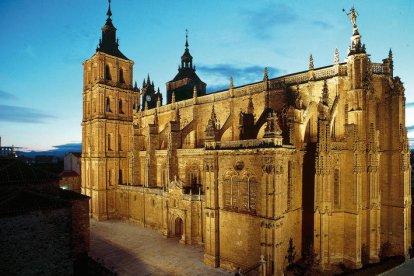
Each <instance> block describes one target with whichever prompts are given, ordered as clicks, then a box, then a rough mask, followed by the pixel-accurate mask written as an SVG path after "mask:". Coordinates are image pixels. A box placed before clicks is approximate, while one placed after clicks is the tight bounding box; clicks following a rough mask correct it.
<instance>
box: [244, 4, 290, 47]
mask: <svg viewBox="0 0 414 276" xmlns="http://www.w3.org/2000/svg"><path fill="white" fill-rule="evenodd" d="M241 13H242V15H243V16H244V17H245V19H246V20H245V22H246V24H247V30H248V32H249V33H250V34H253V35H254V36H255V37H256V38H258V39H263V40H266V39H269V38H271V36H272V35H273V34H274V33H276V32H274V29H275V28H276V27H283V26H286V25H289V24H291V23H293V22H295V21H296V20H297V19H298V16H297V15H296V14H295V13H294V12H293V9H292V8H290V7H289V6H287V5H285V4H281V3H278V4H271V5H270V4H269V5H265V6H262V7H261V8H260V9H258V10H253V11H252V10H242V11H241Z"/></svg>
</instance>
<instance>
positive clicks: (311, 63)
mask: <svg viewBox="0 0 414 276" xmlns="http://www.w3.org/2000/svg"><path fill="white" fill-rule="evenodd" d="M313 69H315V68H314V66H313V56H312V54H310V56H309V70H313Z"/></svg>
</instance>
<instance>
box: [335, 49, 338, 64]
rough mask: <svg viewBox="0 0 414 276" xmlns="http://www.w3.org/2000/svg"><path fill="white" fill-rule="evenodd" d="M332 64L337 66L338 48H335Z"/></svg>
mask: <svg viewBox="0 0 414 276" xmlns="http://www.w3.org/2000/svg"><path fill="white" fill-rule="evenodd" d="M334 64H335V65H339V52H338V48H335V54H334Z"/></svg>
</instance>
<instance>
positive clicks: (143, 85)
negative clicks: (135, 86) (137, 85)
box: [142, 78, 146, 88]
mask: <svg viewBox="0 0 414 276" xmlns="http://www.w3.org/2000/svg"><path fill="white" fill-rule="evenodd" d="M145 85H146V83H145V78H144V80H143V81H142V88H144V87H145Z"/></svg>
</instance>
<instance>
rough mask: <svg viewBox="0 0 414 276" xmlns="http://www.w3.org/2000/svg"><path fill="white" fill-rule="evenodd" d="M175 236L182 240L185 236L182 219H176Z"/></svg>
mask: <svg viewBox="0 0 414 276" xmlns="http://www.w3.org/2000/svg"><path fill="white" fill-rule="evenodd" d="M174 226H175V227H174V228H175V229H174V236H175V237H178V238H180V239H181V236H182V235H183V220H182V219H181V218H180V217H177V218H176V219H175V225H174Z"/></svg>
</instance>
